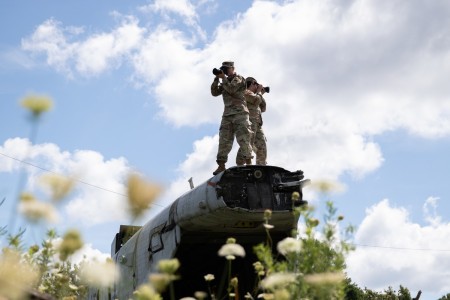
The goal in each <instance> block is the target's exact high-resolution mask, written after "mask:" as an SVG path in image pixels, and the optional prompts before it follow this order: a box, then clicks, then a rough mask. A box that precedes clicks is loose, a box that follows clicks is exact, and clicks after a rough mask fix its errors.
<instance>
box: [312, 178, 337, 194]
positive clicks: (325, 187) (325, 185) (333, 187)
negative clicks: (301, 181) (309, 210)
mask: <svg viewBox="0 0 450 300" xmlns="http://www.w3.org/2000/svg"><path fill="white" fill-rule="evenodd" d="M311 186H312V188H314V189H316V190H318V191H319V192H322V193H330V192H334V191H336V192H338V191H340V190H342V189H343V187H342V185H341V184H339V183H338V182H334V181H331V180H317V181H315V182H314V183H312V185H311Z"/></svg>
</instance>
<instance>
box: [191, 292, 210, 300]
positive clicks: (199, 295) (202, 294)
mask: <svg viewBox="0 0 450 300" xmlns="http://www.w3.org/2000/svg"><path fill="white" fill-rule="evenodd" d="M194 296H195V298H196V299H198V300H203V299H206V298H207V297H208V294H207V293H206V292H203V291H196V292H195V293H194Z"/></svg>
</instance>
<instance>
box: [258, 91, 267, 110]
mask: <svg viewBox="0 0 450 300" xmlns="http://www.w3.org/2000/svg"><path fill="white" fill-rule="evenodd" d="M259 109H261V112H265V111H266V100H265V99H264V97H263V96H262V95H261V103H260V104H259Z"/></svg>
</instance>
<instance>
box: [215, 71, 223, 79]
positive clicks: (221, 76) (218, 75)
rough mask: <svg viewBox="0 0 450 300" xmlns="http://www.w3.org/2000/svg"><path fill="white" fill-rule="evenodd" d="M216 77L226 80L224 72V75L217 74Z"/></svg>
mask: <svg viewBox="0 0 450 300" xmlns="http://www.w3.org/2000/svg"><path fill="white" fill-rule="evenodd" d="M216 77H218V78H222V79H224V78H225V74H224V73H223V72H222V73H219V74H217V75H216Z"/></svg>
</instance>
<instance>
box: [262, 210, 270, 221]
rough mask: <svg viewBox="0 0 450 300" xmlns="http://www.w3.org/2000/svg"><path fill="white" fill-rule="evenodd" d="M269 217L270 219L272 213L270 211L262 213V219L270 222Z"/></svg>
mask: <svg viewBox="0 0 450 300" xmlns="http://www.w3.org/2000/svg"><path fill="white" fill-rule="evenodd" d="M271 217H272V211H271V210H270V209H266V210H265V211H264V219H266V220H270V218H271Z"/></svg>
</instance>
